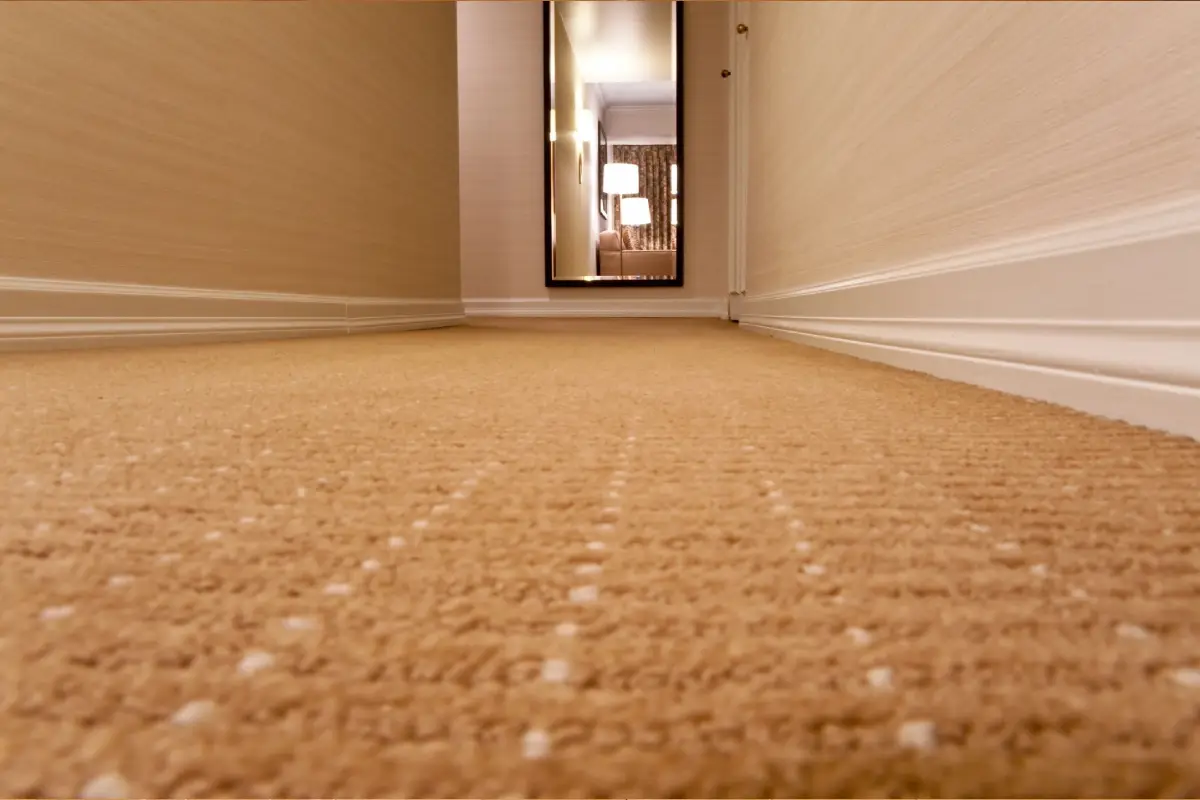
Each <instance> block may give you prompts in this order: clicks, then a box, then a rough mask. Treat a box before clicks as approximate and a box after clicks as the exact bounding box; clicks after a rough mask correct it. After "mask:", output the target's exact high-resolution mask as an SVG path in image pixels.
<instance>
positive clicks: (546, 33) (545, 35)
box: [542, 0, 687, 289]
mask: <svg viewBox="0 0 1200 800" xmlns="http://www.w3.org/2000/svg"><path fill="white" fill-rule="evenodd" d="M644 1H645V2H653V1H654V0H644ZM686 5H687V3H686V2H684V1H683V0H675V163H676V165H677V169H678V172H679V177H678V183H679V186H678V189H679V191H678V194H677V195H676V205H677V207H678V214H679V223H678V224H677V225H676V226H675V277H674V278H650V279H646V280H626V281H605V280H586V279H582V278H561V279H560V278H555V277H554V231H553V229H552V228H551V216H550V211H551V209H550V197H551V181H553V180H554V176H553V175H551V174H550V147H551V143H550V138H549V131H550V99H551V98H550V59H551V58H552V57H553V55H552V54H551V52H550V24H551V21H552V20H551V19H550V14H551V0H542V164H543V165H542V173H543V176H544V181H543V187H542V190H543V193H544V195H545V201H544V206H545V207H544V210H543V212H542V213H543V216H544V217H545V229H546V286H548V287H555V288H557V287H589V288H595V289H615V288H618V287H623V286H628V287H635V288H644V287H648V286H683V267H684V257H683V256H684V252H683V251H684V246H685V244H686V242H687V237H686V236H684V235H683V234H684V225H683V223H684V220H685V219H687V216H686V214H685V213H684V206H685V198H686V196H687V192H686V188H687V187H686V184H685V181H684V175H685V173H686V170H685V169H684V167H683V163H684V128H683V98H684V90H683V88H684V68H683V67H684V61H685V60H684V57H683V50H684V46H683V43H684V35H683V9H684V7H685V6H686Z"/></svg>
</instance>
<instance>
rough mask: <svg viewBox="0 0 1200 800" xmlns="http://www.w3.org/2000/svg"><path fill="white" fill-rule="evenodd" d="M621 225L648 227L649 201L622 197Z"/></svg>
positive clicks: (641, 198) (640, 198) (642, 198)
mask: <svg viewBox="0 0 1200 800" xmlns="http://www.w3.org/2000/svg"><path fill="white" fill-rule="evenodd" d="M621 224H622V225H649V224H650V201H649V200H647V199H646V198H644V197H622V198H621Z"/></svg>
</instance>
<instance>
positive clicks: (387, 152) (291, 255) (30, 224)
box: [0, 2, 459, 298]
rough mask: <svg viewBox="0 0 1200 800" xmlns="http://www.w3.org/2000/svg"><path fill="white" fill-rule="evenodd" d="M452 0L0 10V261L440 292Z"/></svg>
mask: <svg viewBox="0 0 1200 800" xmlns="http://www.w3.org/2000/svg"><path fill="white" fill-rule="evenodd" d="M455 50H456V36H455V10H454V6H453V4H451V3H396V4H391V3H371V4H342V3H333V4H324V3H216V4H211V3H107V2H96V3H4V4H3V5H0V96H3V98H4V100H3V109H4V111H3V113H0V143H2V144H0V274H2V275H9V276H14V275H15V276H23V277H37V278H60V279H75V280H83V281H106V282H121V283H143V284H157V285H166V286H185V287H199V288H219V289H238V290H262V291H275V292H289V293H304V294H320V295H350V296H362V297H383V298H388V297H409V298H450V297H453V298H457V297H458V296H459V271H458V259H459V253H458V247H459V241H458V153H457V144H456V142H457V102H456V93H455V80H456V69H457V63H456V53H455Z"/></svg>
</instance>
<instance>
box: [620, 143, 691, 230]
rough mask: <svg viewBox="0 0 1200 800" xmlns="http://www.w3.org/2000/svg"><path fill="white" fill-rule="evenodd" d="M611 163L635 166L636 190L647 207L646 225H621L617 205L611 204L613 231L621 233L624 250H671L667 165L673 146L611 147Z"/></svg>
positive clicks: (669, 183)
mask: <svg viewBox="0 0 1200 800" xmlns="http://www.w3.org/2000/svg"><path fill="white" fill-rule="evenodd" d="M612 149H613V158H612V160H613V162H614V163H616V164H637V166H638V189H639V190H640V192H641V194H640V195H638V196H639V197H644V198H646V200H647V201H648V202H649V204H650V224H649V225H624V224H622V223H621V211H620V208H621V204H620V202H619V199H618V198H614V199H617V200H618V202H617V203H615V204H614V205H615V206H616V210H615V211H614V212H613V213H614V215H615V216H616V220H615V222H614V227H615V229H616V230H619V231H620V232H621V242H622V245H623V246H624V247H625V249H627V250H674V249H675V226H674V225H672V224H671V165H672V164H674V163H675V145H673V144H614V145H613V147H612Z"/></svg>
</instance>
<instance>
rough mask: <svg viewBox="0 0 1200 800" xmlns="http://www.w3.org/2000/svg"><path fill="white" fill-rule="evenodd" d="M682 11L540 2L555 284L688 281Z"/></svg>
mask: <svg viewBox="0 0 1200 800" xmlns="http://www.w3.org/2000/svg"><path fill="white" fill-rule="evenodd" d="M681 12H682V4H681V3H678V2H657V1H655V0H626V2H611V1H610V0H595V1H594V2H590V1H589V0H566V2H547V3H545V4H544V22H545V25H546V31H545V36H544V37H543V39H544V41H545V42H546V59H545V63H546V70H547V75H546V76H545V77H546V80H545V86H546V113H545V122H546V130H547V154H546V190H547V225H546V248H547V253H546V263H547V268H546V279H547V280H546V283H547V285H549V286H572V285H622V284H637V285H666V286H679V285H682V283H683V260H682V229H681V226H680V224H679V223H680V219H681V216H682V215H681V208H682V203H683V193H682V188H683V187H682V185H681V181H680V178H681V173H682V170H681V164H682V158H681V156H682V149H683V147H682V144H683V143H682V141H681V140H680V136H679V133H680V128H681V125H680V124H679V121H680V120H681V119H682V114H681V109H680V103H679V98H680V97H681V96H682V93H681V92H680V91H679V77H680V75H679V64H680V61H681V60H680V52H679V42H680V41H682V37H681V35H680V28H681V23H682V13H681Z"/></svg>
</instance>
